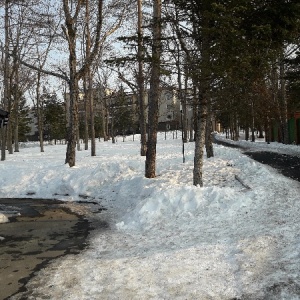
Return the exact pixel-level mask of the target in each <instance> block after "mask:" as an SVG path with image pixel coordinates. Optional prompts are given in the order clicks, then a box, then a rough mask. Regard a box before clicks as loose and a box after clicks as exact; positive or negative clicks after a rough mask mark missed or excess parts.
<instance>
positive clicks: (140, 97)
mask: <svg viewBox="0 0 300 300" xmlns="http://www.w3.org/2000/svg"><path fill="white" fill-rule="evenodd" d="M142 2H143V1H142V0H137V3H138V26H137V27H138V53H137V56H138V102H139V112H140V114H139V123H140V131H141V156H146V153H147V128H146V116H145V112H146V107H145V87H144V49H143V48H144V46H143V13H142Z"/></svg>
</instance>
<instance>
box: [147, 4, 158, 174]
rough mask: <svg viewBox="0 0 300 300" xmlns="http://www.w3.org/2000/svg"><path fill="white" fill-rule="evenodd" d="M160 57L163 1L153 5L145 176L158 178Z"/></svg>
mask: <svg viewBox="0 0 300 300" xmlns="http://www.w3.org/2000/svg"><path fill="white" fill-rule="evenodd" d="M160 55H161V0H155V1H154V4H153V45H152V72H151V79H150V93H149V114H148V124H149V134H148V143H147V154H146V166H145V176H146V177H147V178H154V177H155V176H156V144H157V123H158V102H159V94H160V92H159V88H160Z"/></svg>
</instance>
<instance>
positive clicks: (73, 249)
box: [0, 199, 92, 300]
mask: <svg viewBox="0 0 300 300" xmlns="http://www.w3.org/2000/svg"><path fill="white" fill-rule="evenodd" d="M0 204H1V207H2V209H3V206H6V207H7V208H8V209H9V210H11V211H13V212H14V214H15V216H12V217H10V221H11V222H9V223H3V224H0V237H1V239H0V286H1V289H0V299H1V300H2V299H9V297H10V296H12V295H14V294H16V293H18V292H22V291H25V290H26V288H25V287H24V286H25V284H26V283H27V282H28V281H29V279H30V278H31V277H33V276H34V274H35V272H37V271H39V270H40V269H41V268H43V267H45V265H46V264H47V263H49V261H50V260H52V259H55V258H58V257H60V256H63V255H66V254H69V253H71V254H77V253H79V252H80V251H81V250H83V249H84V248H85V247H86V246H87V241H86V239H87V236H88V234H89V231H90V230H91V229H92V227H91V225H90V222H89V221H88V220H87V219H85V218H84V217H83V216H79V215H77V214H75V213H73V212H72V211H70V210H69V209H68V208H67V207H65V205H63V202H60V201H56V200H38V199H34V200H32V199H0Z"/></svg>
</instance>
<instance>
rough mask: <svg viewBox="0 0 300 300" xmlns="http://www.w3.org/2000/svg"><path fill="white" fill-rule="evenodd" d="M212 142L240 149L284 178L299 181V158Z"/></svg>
mask: <svg viewBox="0 0 300 300" xmlns="http://www.w3.org/2000/svg"><path fill="white" fill-rule="evenodd" d="M214 142H215V143H216V144H219V145H224V146H226V147H230V148H240V149H241V150H242V153H243V154H245V155H247V156H249V157H251V158H252V159H254V160H256V161H258V162H260V163H262V164H266V165H269V166H270V167H272V168H274V169H276V170H277V171H279V172H280V173H281V174H282V175H284V176H286V177H289V178H291V179H294V180H297V181H300V157H297V156H292V155H287V154H280V153H275V152H268V151H258V150H255V151H251V150H250V149H245V148H241V147H239V146H238V145H233V144H230V143H226V142H225V141H219V140H216V139H215V141H214ZM299 147H300V146H299ZM299 149H300V148H299Z"/></svg>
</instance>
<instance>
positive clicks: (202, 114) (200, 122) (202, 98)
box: [193, 91, 207, 187]
mask: <svg viewBox="0 0 300 300" xmlns="http://www.w3.org/2000/svg"><path fill="white" fill-rule="evenodd" d="M206 118H207V99H206V95H205V91H204V92H202V93H200V94H199V107H198V114H197V131H196V132H195V138H196V141H195V157H194V171H193V184H194V185H195V186H198V185H199V186H200V187H203V178H202V175H203V174H202V173H203V171H202V170H203V154H204V144H205V131H206Z"/></svg>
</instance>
